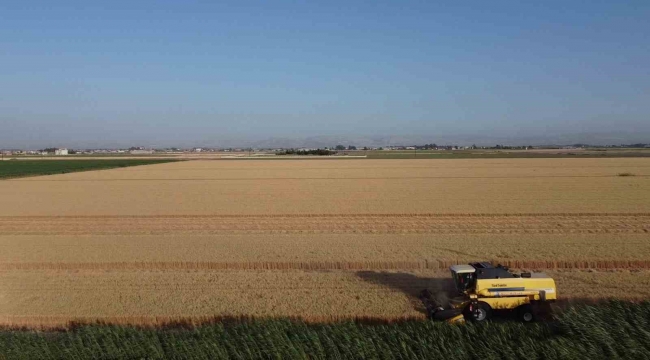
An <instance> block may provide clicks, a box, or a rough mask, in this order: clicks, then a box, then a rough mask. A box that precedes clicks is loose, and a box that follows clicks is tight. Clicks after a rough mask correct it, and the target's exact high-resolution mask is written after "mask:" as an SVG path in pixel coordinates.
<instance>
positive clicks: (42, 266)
mask: <svg viewBox="0 0 650 360" xmlns="http://www.w3.org/2000/svg"><path fill="white" fill-rule="evenodd" d="M469 262H471V261H467V260H465V261H459V260H431V261H429V260H425V261H353V262H343V261H312V262H253V261H252V262H209V261H204V262H183V261H177V262H174V261H170V262H84V263H81V262H80V263H61V262H59V263H48V262H41V263H0V270H423V269H431V270H441V269H447V268H449V267H450V266H452V265H457V264H466V263H469ZM492 263H494V264H501V265H504V266H508V267H510V268H514V269H650V260H567V261H553V260H549V261H545V260H503V259H496V260H492Z"/></svg>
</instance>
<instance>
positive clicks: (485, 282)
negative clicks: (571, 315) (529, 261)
mask: <svg viewBox="0 0 650 360" xmlns="http://www.w3.org/2000/svg"><path fill="white" fill-rule="evenodd" d="M449 269H450V270H451V277H452V279H453V281H454V284H455V286H456V290H457V291H458V293H459V296H458V297H457V298H454V299H452V300H451V301H450V304H449V305H450V306H449V308H448V309H444V308H443V307H441V306H439V305H436V304H435V303H434V302H433V301H432V296H431V293H430V292H428V291H427V290H425V291H423V293H422V296H421V298H422V301H423V302H424V303H425V305H426V306H427V310H428V312H429V315H430V316H431V318H433V319H436V320H445V321H447V322H451V323H454V322H464V321H465V320H470V321H476V322H480V321H485V320H488V319H490V318H491V317H492V315H493V313H494V311H499V310H508V311H514V312H515V315H516V316H517V317H518V318H519V319H520V320H522V321H524V322H531V321H533V320H535V318H536V317H538V316H539V315H542V314H543V313H545V312H547V311H548V309H549V304H550V302H553V301H555V300H556V299H557V290H556V288H555V281H553V279H552V278H550V277H548V276H547V275H546V274H543V273H520V274H515V273H512V272H510V271H509V269H508V268H506V267H503V266H501V265H497V266H496V267H495V266H492V264H490V263H487V262H480V263H472V264H468V265H454V266H452V267H450V268H449Z"/></svg>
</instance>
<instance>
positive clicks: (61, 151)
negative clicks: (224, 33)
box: [0, 143, 650, 156]
mask: <svg viewBox="0 0 650 360" xmlns="http://www.w3.org/2000/svg"><path fill="white" fill-rule="evenodd" d="M597 148H621V149H625V148H629V149H638V148H650V144H646V143H637V144H620V145H589V144H572V145H537V146H532V145H529V146H510V145H498V144H497V145H494V146H476V145H469V146H460V145H437V144H424V145H400V146H383V147H382V146H379V147H367V146H364V147H357V146H354V145H336V146H331V147H327V146H326V147H323V148H272V149H270V148H266V149H265V148H246V147H240V148H219V147H193V148H178V147H168V148H160V149H158V148H155V149H154V148H147V147H143V146H133V147H130V148H124V149H70V148H45V149H38V150H24V149H0V153H2V155H32V156H39V155H40V156H66V155H152V154H179V153H228V152H232V153H243V152H258V153H259V152H264V153H269V154H276V155H331V154H335V153H337V152H340V151H399V150H402V151H404V150H415V151H417V150H428V151H455V150H478V149H481V150H531V149H576V150H577V149H597Z"/></svg>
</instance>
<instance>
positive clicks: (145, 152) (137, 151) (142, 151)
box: [130, 150, 153, 155]
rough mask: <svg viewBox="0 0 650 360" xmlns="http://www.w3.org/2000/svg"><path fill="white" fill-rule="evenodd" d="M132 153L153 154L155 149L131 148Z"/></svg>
mask: <svg viewBox="0 0 650 360" xmlns="http://www.w3.org/2000/svg"><path fill="white" fill-rule="evenodd" d="M130 153H131V154H133V155H146V154H153V150H131V151H130Z"/></svg>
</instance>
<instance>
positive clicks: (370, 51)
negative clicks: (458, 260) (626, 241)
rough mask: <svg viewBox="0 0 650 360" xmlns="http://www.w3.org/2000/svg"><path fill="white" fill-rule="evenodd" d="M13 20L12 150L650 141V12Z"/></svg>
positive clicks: (397, 9) (290, 8)
mask: <svg viewBox="0 0 650 360" xmlns="http://www.w3.org/2000/svg"><path fill="white" fill-rule="evenodd" d="M0 19H1V20H0V84H1V85H2V86H0V148H11V147H45V146H68V147H75V146H90V145H91V144H94V145H95V146H97V147H100V146H108V145H114V146H122V145H134V144H143V145H147V146H148V145H156V146H172V145H190V144H192V143H201V144H204V145H205V144H210V143H211V142H213V143H214V145H215V146H217V145H219V141H220V139H225V138H232V139H248V140H256V139H265V138H269V137H308V136H322V135H324V136H327V135H352V134H353V135H362V136H378V135H419V136H422V135H432V136H436V137H438V138H440V137H441V136H445V135H450V136H451V135H461V136H476V137H480V136H486V137H490V136H497V135H498V136H506V137H511V138H512V139H517V138H518V137H519V138H521V137H531V136H537V137H544V136H546V135H548V136H555V135H558V134H579V133H585V132H589V133H603V134H606V133H608V132H626V133H630V134H635V135H636V136H637V138H638V136H642V137H643V136H645V137H648V138H650V21H648V19H650V1H647V0H641V1H538V2H524V1H454V2H452V1H448V2H441V1H440V2H439V1H430V0H429V1H406V0H405V1H351V0H346V1H342V0H330V1H320V2H314V1H309V2H307V1H284V0H277V1H268V2H266V1H265V2H262V1H255V2H252V1H243V0H240V1H122V0H114V1H103V2H98V1H69V0H61V1H56V2H53V1H1V0H0ZM637 138H635V139H634V140H635V141H636V139H637ZM648 141H650V139H648Z"/></svg>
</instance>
